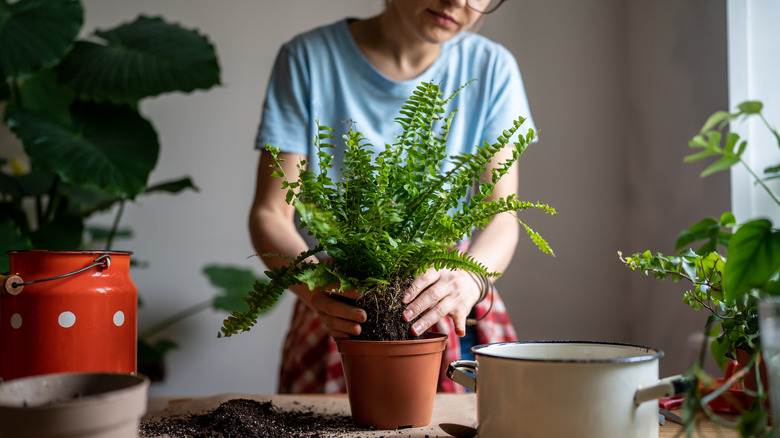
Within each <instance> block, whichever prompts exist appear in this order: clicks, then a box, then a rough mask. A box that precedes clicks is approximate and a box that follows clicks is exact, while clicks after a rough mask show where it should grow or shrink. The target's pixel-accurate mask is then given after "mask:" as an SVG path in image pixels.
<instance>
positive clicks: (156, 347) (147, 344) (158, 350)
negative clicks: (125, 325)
mask: <svg viewBox="0 0 780 438" xmlns="http://www.w3.org/2000/svg"><path fill="white" fill-rule="evenodd" d="M177 348H179V344H177V343H176V342H174V341H172V340H170V339H168V338H163V339H158V340H156V341H154V342H152V341H149V340H147V339H144V338H140V337H139V338H138V363H155V362H159V361H161V360H163V358H165V355H166V354H168V352H169V351H171V350H175V349H177Z"/></svg>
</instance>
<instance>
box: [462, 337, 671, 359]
mask: <svg viewBox="0 0 780 438" xmlns="http://www.w3.org/2000/svg"><path fill="white" fill-rule="evenodd" d="M518 344H591V345H601V346H615V347H631V348H635V349H638V350H645V352H646V354H640V355H636V356H629V357H616V358H610V359H595V358H590V359H537V358H527V357H506V356H502V355H499V354H495V353H492V354H491V353H488V352H482V351H480V350H484V349H486V348H489V347H494V346H499V345H518ZM471 352H472V354H474V355H475V356H484V357H490V358H494V359H505V360H509V361H523V362H555V363H635V362H647V361H651V360H656V359H660V358H661V357H663V355H664V352H663V350H659V349H657V348H652V347H647V346H645V345H639V344H629V343H623V342H610V341H572V340H546V341H514V342H499V343H495V344H482V345H475V346H474V347H471Z"/></svg>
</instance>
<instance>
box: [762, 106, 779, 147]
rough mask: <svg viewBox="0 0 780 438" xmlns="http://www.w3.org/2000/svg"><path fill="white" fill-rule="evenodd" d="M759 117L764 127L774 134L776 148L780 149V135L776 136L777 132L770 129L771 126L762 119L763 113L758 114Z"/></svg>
mask: <svg viewBox="0 0 780 438" xmlns="http://www.w3.org/2000/svg"><path fill="white" fill-rule="evenodd" d="M758 115H759V116H761V120H762V121H763V122H764V125H766V127H767V128H768V129H769V130H770V131H771V132H772V134H774V136H775V139H776V140H777V146H778V147H780V134H778V132H777V130H776V129H775V128H773V127H772V125H770V124H769V121H767V119H766V118H765V117H764V113H758Z"/></svg>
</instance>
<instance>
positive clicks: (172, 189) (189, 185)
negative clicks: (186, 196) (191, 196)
mask: <svg viewBox="0 0 780 438" xmlns="http://www.w3.org/2000/svg"><path fill="white" fill-rule="evenodd" d="M186 189H191V190H194V191H196V192H199V191H200V189H199V188H198V187H197V186H195V183H194V182H192V179H191V178H190V177H185V178H180V179H177V180H170V181H165V182H161V183H158V184H155V185H153V186H150V187H147V188H146V189H145V190H144V191H143V194H145V195H151V194H153V193H159V192H164V193H170V194H176V193H179V192H182V191H184V190H186Z"/></svg>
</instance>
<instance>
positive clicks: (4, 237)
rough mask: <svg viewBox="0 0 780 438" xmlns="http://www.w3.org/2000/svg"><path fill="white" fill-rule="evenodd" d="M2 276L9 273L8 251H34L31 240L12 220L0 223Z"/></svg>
mask: <svg viewBox="0 0 780 438" xmlns="http://www.w3.org/2000/svg"><path fill="white" fill-rule="evenodd" d="M0 248H2V251H0V274H2V273H5V272H8V262H9V256H8V253H7V252H6V251H11V250H25V249H32V242H30V239H28V238H26V237H24V236H23V235H22V231H21V230H20V229H19V227H18V226H17V225H16V224H15V223H14V221H12V220H11V219H10V218H6V219H3V220H1V221H0Z"/></svg>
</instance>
